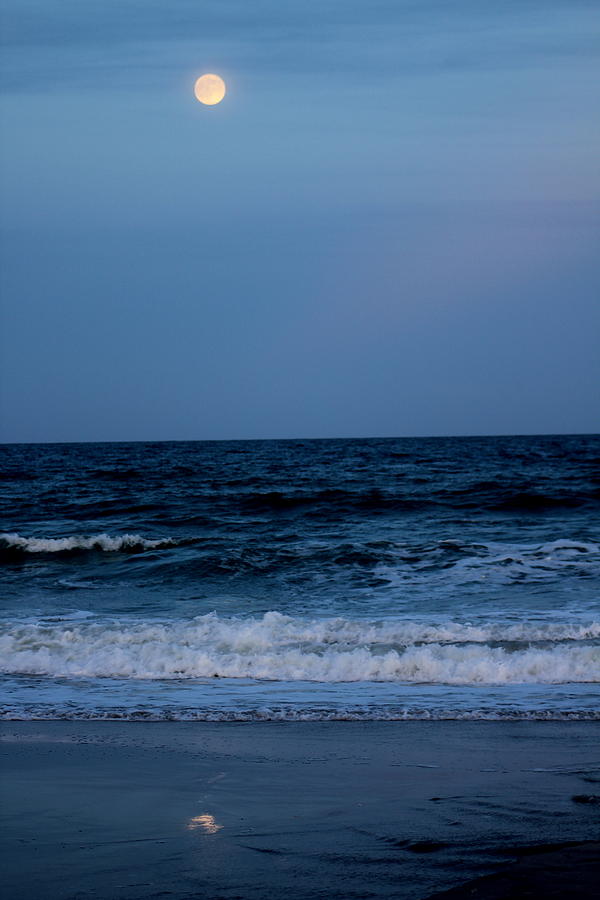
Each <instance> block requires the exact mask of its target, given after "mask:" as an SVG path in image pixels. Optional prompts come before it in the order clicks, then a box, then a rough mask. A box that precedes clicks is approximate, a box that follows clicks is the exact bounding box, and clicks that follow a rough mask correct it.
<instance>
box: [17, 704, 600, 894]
mask: <svg viewBox="0 0 600 900" xmlns="http://www.w3.org/2000/svg"><path fill="white" fill-rule="evenodd" d="M598 737H599V728H598V725H597V723H592V722H580V723H578V722H570V723H553V722H396V723H391V722H388V723H385V722H380V723H378V722H366V723H360V722H348V723H339V722H336V723H326V722H323V723H286V724H277V723H252V724H249V723H243V724H233V723H218V724H209V723H182V722H173V723H118V722H87V723H86V722H43V723H42V722H5V723H4V724H3V726H2V730H1V739H0V750H1V754H2V808H3V813H2V818H3V832H4V837H5V864H4V875H3V881H4V886H5V891H6V896H7V897H10V898H11V900H33V898H36V900H37V898H39V897H44V898H46V900H53V898H56V900H59V898H61V900H67V898H72V900H75V898H77V900H84V898H103V900H104V898H123V900H133V898H150V897H172V898H186V900H187V898H192V897H194V898H195V897H202V898H205V900H217V898H223V900H225V898H227V900H234V898H244V900H246V898H249V900H254V898H256V900H263V898H271V897H272V898H276V897H277V898H278V897H284V896H285V897H289V898H295V900H303V898H309V897H311V898H313V897H322V898H326V897H327V898H328V897H331V898H359V897H360V898H363V897H364V898H367V897H373V898H378V897H406V898H415V900H418V898H426V897H430V896H432V895H435V894H437V893H439V892H444V891H451V893H450V894H447V896H449V897H462V896H477V897H488V898H499V897H505V896H536V895H537V896H543V895H546V896H565V897H566V896H578V897H588V896H589V897H591V896H593V894H594V886H595V885H596V884H597V854H596V852H595V850H596V848H595V847H594V846H593V845H592V844H590V843H588V842H590V841H593V840H594V839H597V838H598V835H599V828H598V826H599V824H600V805H599V804H598V802H597V795H598V794H600V753H599V752H598ZM574 798H576V799H574ZM511 879H512V880H511ZM515 879H516V880H515ZM575 882H577V885H578V888H577V890H578V891H579V893H577V894H575V893H573V891H574V888H573V889H572V890H571V888H569V890H570V891H571V892H570V893H564V891H565V890H566V889H567V887H568V886H569V885H571V887H572V885H573V884H575ZM507 885H508V887H507ZM536 885H537V886H538V887H537V888H536ZM538 888H539V890H538ZM551 888H552V890H553V891H554V892H553V893H552V892H551ZM557 890H558V893H557ZM494 891H495V892H494ZM519 891H521V893H519Z"/></svg>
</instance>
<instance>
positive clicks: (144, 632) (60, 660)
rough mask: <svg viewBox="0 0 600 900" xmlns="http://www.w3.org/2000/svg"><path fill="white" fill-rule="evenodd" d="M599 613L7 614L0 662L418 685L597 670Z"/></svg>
mask: <svg viewBox="0 0 600 900" xmlns="http://www.w3.org/2000/svg"><path fill="white" fill-rule="evenodd" d="M599 637H600V623H598V622H592V623H589V624H573V625H569V624H562V625H561V624H556V623H554V624H543V623H540V624H524V623H521V624H514V625H504V624H502V623H488V624H482V625H473V624H460V623H456V622H448V623H444V624H427V623H417V622H385V623H383V622H365V621H360V620H351V619H345V618H336V619H323V620H320V619H301V618H295V617H291V616H284V615H282V614H280V613H278V612H269V613H266V614H265V615H264V616H262V617H260V618H236V617H231V618H225V617H219V616H218V615H217V614H216V613H210V614H208V615H204V616H198V617H197V618H195V619H191V620H188V621H171V622H160V621H150V622H149V621H137V622H136V621H132V620H123V621H115V620H112V621H102V622H99V621H93V622H89V621H86V620H84V621H73V622H64V621H62V622H56V621H54V622H52V621H46V622H44V621H38V622H21V623H10V624H7V625H5V626H3V627H2V628H1V629H0V658H1V663H0V671H2V672H4V673H6V674H20V675H49V676H54V677H69V676H72V677H120V678H135V679H191V678H211V677H213V678H214V677H219V678H253V679H265V680H273V681H314V682H329V683H333V682H358V681H380V682H405V683H422V684H456V685H476V684H525V683H528V684H537V683H539V684H568V683H574V682H580V683H581V682H599V681H600V647H599V646H598V645H597V643H595V641H596V640H597V639H598V638H599Z"/></svg>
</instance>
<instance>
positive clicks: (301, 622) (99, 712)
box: [0, 436, 600, 721]
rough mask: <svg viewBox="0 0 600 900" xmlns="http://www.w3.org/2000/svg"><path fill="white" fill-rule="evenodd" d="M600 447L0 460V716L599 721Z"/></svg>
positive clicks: (228, 450) (400, 446)
mask: <svg viewBox="0 0 600 900" xmlns="http://www.w3.org/2000/svg"><path fill="white" fill-rule="evenodd" d="M599 462H600V437H598V436H544V437H498V438H427V439H424V438H402V439H368V440H367V439H365V440H294V441H231V442H226V441H219V442H206V441H202V442H161V443H112V444H111V443H98V444H45V445H42V444H36V445H4V446H2V447H0V477H1V479H2V481H1V484H2V500H1V503H0V512H1V516H2V522H3V525H2V531H3V533H2V534H1V536H0V562H1V573H2V593H1V600H2V618H1V622H0V671H1V673H2V676H1V678H2V698H3V699H2V703H1V706H0V715H2V716H3V717H4V718H9V719H54V718H63V719H77V718H87V719H126V720H127V719H131V720H139V719H150V720H163V719H198V720H203V719H204V720H240V721H252V720H293V719H296V720H298V719H300V720H302V719H306V720H324V719H329V720H332V719H333V720H336V719H340V720H343V719H420V718H429V719H436V718H437V719H445V718H450V719H452V718H462V719H478V718H486V719H500V718H509V719H511V718H513V719H520V718H530V719H570V718H575V719H593V718H600V703H599V700H600V692H599V682H600V646H599V645H600V610H599V606H598V600H599V593H600V590H599V575H600V543H599V533H598V521H599V520H598V513H599V509H600V487H599V485H600V478H599V465H598V464H599Z"/></svg>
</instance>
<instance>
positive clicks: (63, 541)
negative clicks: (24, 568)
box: [0, 533, 179, 555]
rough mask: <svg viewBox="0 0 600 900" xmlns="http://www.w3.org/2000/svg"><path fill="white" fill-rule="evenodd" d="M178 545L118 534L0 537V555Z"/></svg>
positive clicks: (134, 550) (136, 550)
mask: <svg viewBox="0 0 600 900" xmlns="http://www.w3.org/2000/svg"><path fill="white" fill-rule="evenodd" d="M178 543H179V542H178V541H176V540H173V539H172V538H161V539H159V540H149V539H148V538H143V537H141V535H139V534H122V535H119V536H116V537H113V536H111V535H110V534H93V535H89V536H86V535H71V536H69V537H63V538H31V537H22V536H21V535H20V534H16V533H13V534H9V533H4V534H0V552H4V553H5V554H11V553H12V554H14V555H19V554H26V553H76V552H78V551H80V552H82V551H88V550H95V551H100V552H106V553H119V552H123V551H126V552H129V553H141V552H143V551H144V550H158V549H161V548H164V547H174V546H176V545H177V544H178Z"/></svg>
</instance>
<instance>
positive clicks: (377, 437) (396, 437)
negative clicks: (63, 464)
mask: <svg viewBox="0 0 600 900" xmlns="http://www.w3.org/2000/svg"><path fill="white" fill-rule="evenodd" d="M552 437H556V438H564V437H592V438H593V437H600V431H564V432H562V431H544V432H529V433H528V432H513V433H509V432H502V433H501V432H498V433H497V434H475V433H473V434H368V435H336V436H324V437H323V436H303V437H252V438H239V437H235V438H234V437H232V438H156V439H154V438H135V439H134V440H127V439H123V438H119V439H117V440H106V439H103V440H96V441H78V440H66V441H1V440H0V447H35V446H46V445H48V444H233V443H240V444H242V443H257V444H258V443H261V442H276V441H281V442H284V441H287V442H290V441H424V440H438V439H440V440H446V439H448V440H453V439H461V438H464V439H473V440H477V439H479V438H552Z"/></svg>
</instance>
